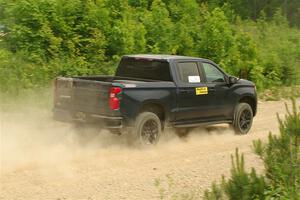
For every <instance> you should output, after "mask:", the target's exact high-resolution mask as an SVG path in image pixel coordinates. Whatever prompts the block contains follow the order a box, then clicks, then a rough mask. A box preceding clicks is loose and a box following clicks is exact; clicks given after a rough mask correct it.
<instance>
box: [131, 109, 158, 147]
mask: <svg viewBox="0 0 300 200" xmlns="http://www.w3.org/2000/svg"><path fill="white" fill-rule="evenodd" d="M161 133H162V126H161V121H160V119H159V118H158V116H157V115H156V114H154V113H152V112H142V113H140V114H139V115H138V117H137V119H136V123H135V134H136V136H137V138H138V140H139V142H140V144H142V145H154V144H156V143H157V142H158V141H159V138H160V136H161Z"/></svg>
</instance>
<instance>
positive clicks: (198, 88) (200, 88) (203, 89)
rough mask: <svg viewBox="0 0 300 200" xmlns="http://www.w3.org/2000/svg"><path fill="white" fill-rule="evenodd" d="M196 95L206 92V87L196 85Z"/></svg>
mask: <svg viewBox="0 0 300 200" xmlns="http://www.w3.org/2000/svg"><path fill="white" fill-rule="evenodd" d="M195 90H196V95H202V94H208V90H207V87H196V88H195Z"/></svg>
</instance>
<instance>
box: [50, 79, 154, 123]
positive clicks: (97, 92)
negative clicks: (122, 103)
mask: <svg viewBox="0 0 300 200" xmlns="http://www.w3.org/2000/svg"><path fill="white" fill-rule="evenodd" d="M145 82H155V81H153V80H145V79H136V78H126V77H118V76H85V77H73V78H65V77H58V78H57V79H56V80H55V92H54V93H55V94H54V105H55V107H54V108H55V109H57V110H62V111H63V112H65V111H67V112H69V113H70V115H71V116H72V118H74V117H75V118H76V117H77V115H78V117H80V115H81V114H82V113H90V114H92V115H95V116H111V117H115V116H120V113H119V111H114V110H111V109H110V108H109V106H108V105H109V90H110V88H111V87H112V85H113V84H133V83H145Z"/></svg>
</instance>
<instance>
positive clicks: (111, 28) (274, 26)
mask: <svg viewBox="0 0 300 200" xmlns="http://www.w3.org/2000/svg"><path fill="white" fill-rule="evenodd" d="M226 2H227V3H225V4H224V1H218V0H217V1H196V0H182V1H177V0H154V1H144V0H139V1H132V0H128V1H121V0H115V1H106V0H97V1H83V0H74V1H71V2H70V1H66V0H52V1H47V0H18V1H13V0H2V1H0V51H1V55H0V56H1V59H3V60H1V61H0V70H1V71H0V74H2V75H1V80H0V83H2V85H1V88H0V89H1V92H11V91H15V90H22V89H27V88H36V87H43V86H45V85H48V84H49V82H51V80H52V79H53V78H54V77H55V76H58V75H60V76H73V75H89V74H113V73H114V70H115V68H116V63H117V61H118V60H119V58H120V57H121V56H122V55H124V54H135V53H157V54H158V53H159V54H180V55H187V56H197V57H204V58H208V59H212V60H213V61H215V62H216V63H217V64H219V65H220V66H221V67H222V68H224V69H225V70H226V71H228V72H229V73H231V74H232V75H235V76H239V77H240V78H245V79H249V80H252V81H254V82H255V83H256V85H257V88H258V89H259V90H262V89H265V88H271V87H277V86H279V85H292V84H295V83H298V84H299V80H300V78H299V77H300V71H299V69H300V62H299V60H300V39H299V38H300V30H299V28H297V27H291V26H290V25H289V23H290V22H292V21H293V20H292V19H295V18H294V17H292V18H291V16H290V15H287V17H286V15H285V12H286V9H279V10H278V7H281V8H286V7H284V6H282V5H281V4H280V5H279V6H278V5H277V4H273V3H272V4H271V6H275V5H276V6H278V7H272V9H269V7H268V9H266V8H260V9H258V10H261V11H267V12H268V13H266V14H264V13H265V12H262V13H261V14H260V15H257V16H256V17H255V21H252V20H247V17H246V16H248V17H249V18H253V17H252V16H249V15H250V13H252V11H251V10H247V9H248V8H241V4H240V1H238V0H234V1H226ZM248 3H249V2H248ZM250 5H251V6H250ZM253 5H255V4H254V3H253V2H252V1H251V3H249V8H252V7H253ZM263 5H265V4H263ZM289 5H295V6H297V5H298V4H297V3H296V2H289ZM237 8H239V9H237ZM291 10H293V9H291ZM296 15H297V14H296ZM296 15H295V16H296ZM242 19H243V20H242ZM288 20H290V21H288ZM293 22H294V21H293ZM4 33H5V34H4ZM3 76H4V77H5V79H7V80H3V79H4V78H3ZM16 78H17V79H18V80H21V81H20V82H19V83H18V84H16V83H14V82H15V80H16Z"/></svg>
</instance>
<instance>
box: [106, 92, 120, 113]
mask: <svg viewBox="0 0 300 200" xmlns="http://www.w3.org/2000/svg"><path fill="white" fill-rule="evenodd" d="M120 92H122V88H120V87H111V88H110V92H109V107H110V109H112V110H118V109H119V108H120V100H119V98H118V94H119V93H120Z"/></svg>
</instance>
